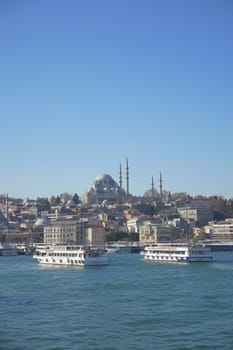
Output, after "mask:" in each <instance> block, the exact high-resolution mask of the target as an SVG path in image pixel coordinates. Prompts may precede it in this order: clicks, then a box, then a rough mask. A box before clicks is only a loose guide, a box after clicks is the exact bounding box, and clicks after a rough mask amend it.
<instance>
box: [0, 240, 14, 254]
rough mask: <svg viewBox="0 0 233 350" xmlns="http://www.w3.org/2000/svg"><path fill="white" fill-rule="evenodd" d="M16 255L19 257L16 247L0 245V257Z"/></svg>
mask: <svg viewBox="0 0 233 350" xmlns="http://www.w3.org/2000/svg"><path fill="white" fill-rule="evenodd" d="M14 255H17V249H16V247H15V246H13V245H10V244H6V243H0V256H14Z"/></svg>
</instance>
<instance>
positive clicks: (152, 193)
mask: <svg viewBox="0 0 233 350" xmlns="http://www.w3.org/2000/svg"><path fill="white" fill-rule="evenodd" d="M154 196H155V188H154V178H153V176H152V178H151V197H152V198H154Z"/></svg>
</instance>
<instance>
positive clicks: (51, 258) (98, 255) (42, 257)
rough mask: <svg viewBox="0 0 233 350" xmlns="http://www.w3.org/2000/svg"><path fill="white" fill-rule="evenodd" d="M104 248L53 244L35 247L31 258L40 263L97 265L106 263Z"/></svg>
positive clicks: (107, 262)
mask: <svg viewBox="0 0 233 350" xmlns="http://www.w3.org/2000/svg"><path fill="white" fill-rule="evenodd" d="M104 252H105V250H104V249H102V248H96V247H91V246H77V245H55V246H45V247H40V248H36V251H35V254H34V255H33V258H34V259H36V260H37V262H38V263H40V264H50V265H75V266H99V265H108V264H109V261H110V260H109V258H108V257H107V256H105V255H104Z"/></svg>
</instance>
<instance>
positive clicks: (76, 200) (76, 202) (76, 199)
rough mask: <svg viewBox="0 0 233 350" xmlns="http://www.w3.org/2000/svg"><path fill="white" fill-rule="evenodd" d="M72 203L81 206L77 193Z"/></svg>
mask: <svg viewBox="0 0 233 350" xmlns="http://www.w3.org/2000/svg"><path fill="white" fill-rule="evenodd" d="M72 201H73V202H74V203H75V204H79V203H80V199H79V196H78V195H77V193H75V194H74V195H73V198H72Z"/></svg>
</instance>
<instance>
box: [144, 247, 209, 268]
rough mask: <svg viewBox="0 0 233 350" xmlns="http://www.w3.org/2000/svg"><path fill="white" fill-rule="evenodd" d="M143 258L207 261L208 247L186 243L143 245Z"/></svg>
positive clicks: (173, 260)
mask: <svg viewBox="0 0 233 350" xmlns="http://www.w3.org/2000/svg"><path fill="white" fill-rule="evenodd" d="M144 259H145V260H151V261H166V262H186V263H189V262H208V261H211V260H212V255H211V254H210V249H209V248H208V247H206V246H204V245H192V244H188V243H183V244H182V243H157V244H152V245H150V246H147V247H145V254H144Z"/></svg>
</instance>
